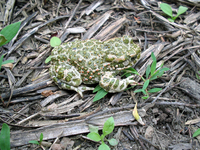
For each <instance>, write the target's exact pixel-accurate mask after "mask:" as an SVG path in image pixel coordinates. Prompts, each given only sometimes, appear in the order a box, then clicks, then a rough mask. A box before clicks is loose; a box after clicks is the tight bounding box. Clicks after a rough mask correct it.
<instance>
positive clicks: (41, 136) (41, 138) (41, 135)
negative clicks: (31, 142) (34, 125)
mask: <svg viewBox="0 0 200 150" xmlns="http://www.w3.org/2000/svg"><path fill="white" fill-rule="evenodd" d="M42 140H43V133H41V134H40V143H41V142H42Z"/></svg>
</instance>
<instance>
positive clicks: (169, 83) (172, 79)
mask: <svg viewBox="0 0 200 150" xmlns="http://www.w3.org/2000/svg"><path fill="white" fill-rule="evenodd" d="M185 65H186V64H184V65H182V67H181V68H179V69H178V71H177V72H176V73H175V74H174V76H173V77H172V78H171V80H170V81H169V82H168V84H167V86H166V87H165V88H164V89H163V90H162V91H161V92H160V93H159V94H158V96H157V97H156V98H155V99H154V100H153V101H152V102H151V103H152V104H153V103H155V102H156V101H157V99H158V97H160V96H161V95H162V94H163V93H164V92H165V91H166V90H167V89H168V88H169V86H170V85H171V83H172V81H174V79H175V78H176V76H177V75H178V73H179V72H180V71H181V70H182V69H183V68H184V67H185Z"/></svg>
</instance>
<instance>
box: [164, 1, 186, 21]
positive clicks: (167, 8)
mask: <svg viewBox="0 0 200 150" xmlns="http://www.w3.org/2000/svg"><path fill="white" fill-rule="evenodd" d="M160 8H161V10H162V11H163V12H164V13H165V14H167V15H168V16H170V17H171V18H168V20H169V21H170V22H174V21H175V20H176V18H177V17H178V16H180V15H181V14H183V13H185V12H186V11H187V10H188V8H187V7H184V6H180V7H179V8H178V12H177V15H176V16H173V14H172V8H171V6H170V5H168V4H166V3H161V4H160Z"/></svg>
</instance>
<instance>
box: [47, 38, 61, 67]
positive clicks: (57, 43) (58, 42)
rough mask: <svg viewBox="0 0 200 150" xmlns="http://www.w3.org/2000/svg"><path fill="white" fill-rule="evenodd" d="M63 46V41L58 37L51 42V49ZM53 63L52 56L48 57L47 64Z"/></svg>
mask: <svg viewBox="0 0 200 150" xmlns="http://www.w3.org/2000/svg"><path fill="white" fill-rule="evenodd" d="M60 44H61V40H60V39H59V38H58V37H56V36H53V37H52V38H51V40H50V45H51V47H56V46H59V45H60ZM50 61H51V56H49V57H47V58H46V60H45V63H46V64H47V63H49V62H50Z"/></svg>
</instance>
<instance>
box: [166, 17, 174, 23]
mask: <svg viewBox="0 0 200 150" xmlns="http://www.w3.org/2000/svg"><path fill="white" fill-rule="evenodd" d="M167 20H169V21H170V22H174V20H175V19H174V18H173V19H172V18H167Z"/></svg>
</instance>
